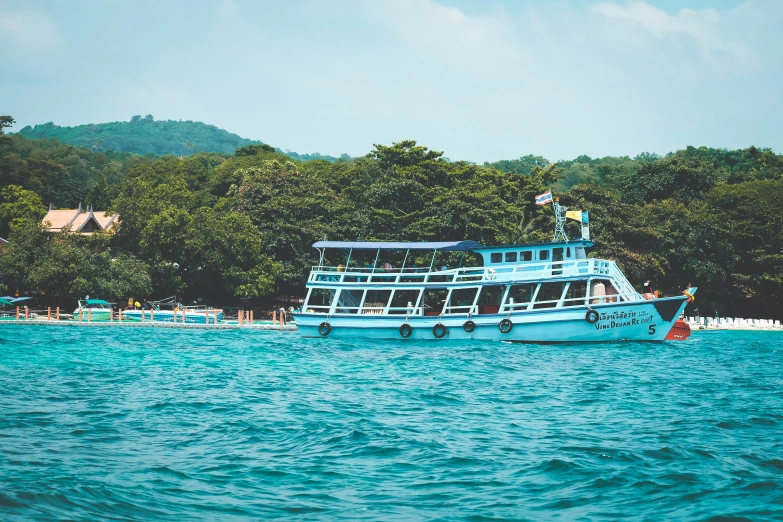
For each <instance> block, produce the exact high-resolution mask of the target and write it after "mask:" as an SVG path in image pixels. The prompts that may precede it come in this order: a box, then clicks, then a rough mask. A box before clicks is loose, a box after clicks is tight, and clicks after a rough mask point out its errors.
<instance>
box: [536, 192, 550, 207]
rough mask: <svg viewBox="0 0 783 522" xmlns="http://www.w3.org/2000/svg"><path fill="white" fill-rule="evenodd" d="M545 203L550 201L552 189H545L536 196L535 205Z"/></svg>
mask: <svg viewBox="0 0 783 522" xmlns="http://www.w3.org/2000/svg"><path fill="white" fill-rule="evenodd" d="M547 203H552V191H551V190H547V191H546V192H544V193H543V194H539V195H537V196H536V205H538V206H541V205H546V204H547Z"/></svg>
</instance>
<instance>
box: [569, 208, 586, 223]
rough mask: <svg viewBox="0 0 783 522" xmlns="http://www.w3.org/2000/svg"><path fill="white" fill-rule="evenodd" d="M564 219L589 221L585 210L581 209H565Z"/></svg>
mask: <svg viewBox="0 0 783 522" xmlns="http://www.w3.org/2000/svg"><path fill="white" fill-rule="evenodd" d="M566 219H573V220H574V221H579V222H581V223H585V224H587V223H589V222H590V218H589V216H588V215H587V212H584V211H582V210H568V211H566Z"/></svg>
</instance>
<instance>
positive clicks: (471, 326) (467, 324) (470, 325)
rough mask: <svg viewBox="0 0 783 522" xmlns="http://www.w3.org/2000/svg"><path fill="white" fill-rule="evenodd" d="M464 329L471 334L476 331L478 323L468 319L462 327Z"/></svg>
mask: <svg viewBox="0 0 783 522" xmlns="http://www.w3.org/2000/svg"><path fill="white" fill-rule="evenodd" d="M462 329H463V330H465V331H466V332H468V333H470V332H472V331H473V330H475V329H476V323H474V322H473V321H471V320H470V319H468V320H467V321H465V324H463V325H462Z"/></svg>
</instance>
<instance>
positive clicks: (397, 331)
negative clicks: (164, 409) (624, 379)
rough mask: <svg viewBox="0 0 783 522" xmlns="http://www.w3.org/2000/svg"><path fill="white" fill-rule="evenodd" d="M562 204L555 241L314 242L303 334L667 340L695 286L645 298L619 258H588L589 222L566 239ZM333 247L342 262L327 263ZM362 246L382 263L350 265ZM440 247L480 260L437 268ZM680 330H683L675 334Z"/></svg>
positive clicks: (301, 323) (301, 325)
mask: <svg viewBox="0 0 783 522" xmlns="http://www.w3.org/2000/svg"><path fill="white" fill-rule="evenodd" d="M550 202H551V199H550ZM565 210H566V209H565V208H564V207H560V206H559V204H557V202H555V213H556V229H555V230H556V231H555V241H553V242H551V243H539V244H518V245H505V246H483V245H480V244H479V243H476V242H475V241H443V242H437V243H391V242H344V241H318V242H316V243H315V244H314V245H313V247H314V248H316V249H318V251H319V252H320V261H319V264H318V265H317V266H313V267H312V270H311V272H310V276H309V278H308V280H307V285H306V286H307V289H308V291H307V297H306V300H305V303H304V306H303V307H302V310H301V312H299V313H295V314H294V317H295V318H296V323H297V326H298V327H299V332H300V333H301V334H302V336H304V337H336V338H342V339H346V338H348V339H350V338H357V337H364V338H376V339H487V340H500V341H512V342H532V343H569V342H606V341H621V340H631V341H658V342H660V341H663V340H665V339H666V338H667V335H668V334H669V333H670V331H671V330H672V328H673V327H674V325H675V322H676V321H677V320H678V318H679V317H680V315H681V314H682V313H683V310H684V309H685V306H686V304H687V303H688V302H690V301H692V300H693V295H694V294H695V292H696V288H688V289H687V290H686V291H685V292H684V293H683V295H677V296H673V297H663V298H658V297H654V298H652V299H650V298H649V297H652V296H648V297H646V296H644V295H642V294H640V293H639V292H637V291H636V290H635V289H634V288H633V286H632V285H631V283H630V282H629V281H628V279H627V278H626V277H625V275H624V274H623V273H622V271H621V270H620V268H619V267H618V266H617V264H616V263H615V262H614V261H611V260H608V259H598V258H591V257H587V250H588V248H590V247H592V246H593V244H594V243H593V242H592V241H590V240H589V230H587V229H586V227H584V226H583V234H582V239H579V240H569V239H568V238H567V236H565V233H564V229H563V223H564V222H565V217H563V216H562V212H563V211H565ZM582 219H583V221H582V222H583V223H585V221H584V219H585V218H584V217H583V218H582ZM558 239H560V240H558ZM330 249H331V251H334V250H337V251H338V253H339V255H340V256H342V255H344V256H346V257H345V258H344V259H345V261H344V262H341V263H340V264H339V265H337V266H333V265H329V264H327V263H326V262H325V253H326V251H327V250H330ZM390 251H396V252H400V258H402V255H401V253H402V252H404V253H405V256H404V260H403V262H402V266H401V267H400V268H394V267H393V266H391V264H390V263H385V264H380V265H379V263H378V260H379V259H380V257H381V254H382V253H383V254H388V253H389V252H390ZM422 251H430V252H432V258H431V259H432V261H431V262H429V268H423V269H422V268H419V267H417V266H415V265H412V264H411V265H408V264H407V261H408V260H409V259H411V258H412V255H413V256H418V257H419V258H421V257H422V255H421V252H422ZM362 252H364V253H365V254H364V255H365V256H366V257H369V258H370V259H371V258H372V257H374V258H375V260H376V261H375V263H374V264H371V265H368V266H364V267H360V266H355V265H356V264H357V263H354V265H351V258H352V256H354V255H355V254H360V253H362ZM439 252H447V253H453V252H461V253H462V256H463V257H462V259H464V255H465V253H466V252H473V253H474V254H476V255H477V258H478V259H479V260H480V262H481V264H477V265H474V266H467V267H463V266H457V267H455V268H447V267H445V266H443V267H441V268H440V269H438V268H437V266H436V264H435V257H436V255H437V254H438V253H439ZM427 255H429V254H427ZM461 264H462V262H461V261H460V265H461ZM683 334H684V332H681V331H679V330H678V331H677V332H675V333H674V334H672V336H671V337H670V338H673V339H678V340H679V339H680V338H681V337H683V336H684V335H683Z"/></svg>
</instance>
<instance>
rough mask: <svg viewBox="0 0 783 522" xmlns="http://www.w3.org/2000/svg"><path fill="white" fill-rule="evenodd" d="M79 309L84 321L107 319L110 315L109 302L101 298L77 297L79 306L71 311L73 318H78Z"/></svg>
mask: <svg viewBox="0 0 783 522" xmlns="http://www.w3.org/2000/svg"><path fill="white" fill-rule="evenodd" d="M80 311H81V314H82V319H83V320H84V321H86V320H87V319H88V318H89V319H90V320H91V321H108V320H109V319H110V317H111V304H110V303H109V302H108V301H104V300H103V299H89V298H88V297H87V298H84V299H79V306H77V307H76V310H74V311H73V316H74V318H77V319H78V318H79V312H80Z"/></svg>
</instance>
